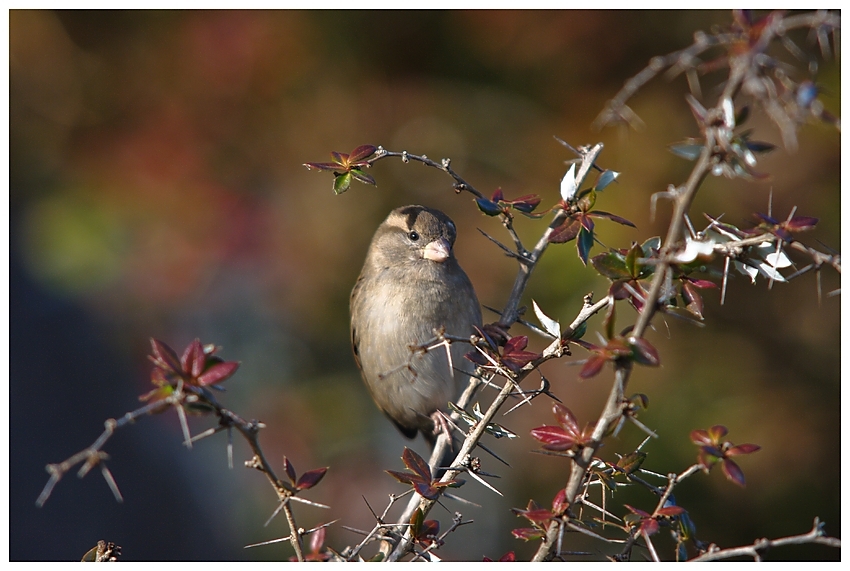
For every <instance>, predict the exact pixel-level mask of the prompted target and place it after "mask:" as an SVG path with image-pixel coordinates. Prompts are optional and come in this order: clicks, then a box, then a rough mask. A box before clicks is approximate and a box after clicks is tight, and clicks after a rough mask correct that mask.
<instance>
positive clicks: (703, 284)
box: [686, 278, 718, 289]
mask: <svg viewBox="0 0 850 571" xmlns="http://www.w3.org/2000/svg"><path fill="white" fill-rule="evenodd" d="M686 279H687V280H688V282H690V283H692V284H693V285H694V287H698V288H700V289H705V288H710V287H712V288H715V289H716V288H717V287H718V285H717V284H716V283H714V282H712V281H709V280H698V279H694V278H686Z"/></svg>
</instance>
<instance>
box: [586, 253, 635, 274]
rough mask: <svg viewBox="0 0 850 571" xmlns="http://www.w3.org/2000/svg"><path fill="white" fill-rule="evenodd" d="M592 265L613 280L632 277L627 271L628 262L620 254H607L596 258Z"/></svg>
mask: <svg viewBox="0 0 850 571" xmlns="http://www.w3.org/2000/svg"><path fill="white" fill-rule="evenodd" d="M590 263H591V264H592V265H593V267H594V268H596V271H597V272H599V273H600V274H602V275H603V276H605V277H606V278H608V279H611V280H618V279H623V278H629V277H631V276H630V275H629V272H628V270H627V269H626V261H625V259H624V257H623V256H622V254H620V253H618V252H606V253H604V254H599V255H598V256H594V257H593V259H591V260H590Z"/></svg>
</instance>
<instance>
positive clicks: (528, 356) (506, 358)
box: [465, 325, 541, 374]
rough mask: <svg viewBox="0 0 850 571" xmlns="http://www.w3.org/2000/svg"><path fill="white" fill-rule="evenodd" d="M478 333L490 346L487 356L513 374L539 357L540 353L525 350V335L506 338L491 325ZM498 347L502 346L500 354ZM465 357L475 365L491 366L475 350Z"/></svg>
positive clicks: (526, 341)
mask: <svg viewBox="0 0 850 571" xmlns="http://www.w3.org/2000/svg"><path fill="white" fill-rule="evenodd" d="M478 332H479V333H480V334H481V336H482V337H484V339H486V340H487V342H488V344H489V346H490V350H489V351H487V354H488V355H489V356H490V357H491V358H492V359H493V360H494V361H497V362H499V363H501V364H502V365H504V366H505V368H507V369H509V370H510V371H511V372H512V373H514V374H516V373H519V372H520V371H521V370H522V368H523V367H525V366H526V365H527V364H529V363H531V362H532V361H536V360H537V359H539V358H540V357H541V354H540V353H534V352H532V351H526V350H525V348H526V347H527V346H528V337H527V336H525V335H518V336H516V337H511V338H508V335H507V332H505V331H504V330H503V329H501V328H498V327H495V326H493V325H485V326H484V327H483V328H481V329H478ZM499 345H504V347H503V349H502V350H501V353H500V352H499ZM465 357H466V358H467V359H469V360H470V361H472V362H473V363H475V364H476V365H481V366H488V365H492V364H493V363H492V362H491V361H490V360H489V359H487V357H485V356H484V355H482V354H481V353H480V352H479V351H477V350H472V351H470V352H469V353H467V354H466V355H465Z"/></svg>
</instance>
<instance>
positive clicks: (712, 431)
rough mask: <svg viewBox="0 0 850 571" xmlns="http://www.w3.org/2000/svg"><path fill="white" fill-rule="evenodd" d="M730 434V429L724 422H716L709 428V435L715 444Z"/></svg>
mask: <svg viewBox="0 0 850 571" xmlns="http://www.w3.org/2000/svg"><path fill="white" fill-rule="evenodd" d="M727 434H729V429H728V428H726V427H725V426H723V425H722V424H715V425H714V426H712V427H711V428H709V429H708V435H709V436H711V441H712V442H713V443H714V444H718V443H719V442H720V440H721V439H722V438H723V437H724V436H726V435H727Z"/></svg>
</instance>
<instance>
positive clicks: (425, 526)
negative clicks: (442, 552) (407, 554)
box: [410, 508, 444, 547]
mask: <svg viewBox="0 0 850 571" xmlns="http://www.w3.org/2000/svg"><path fill="white" fill-rule="evenodd" d="M439 533H440V522H439V521H437V520H435V519H428V520H426V519H425V516H424V515H423V513H422V510H421V509H419V508H416V511H415V512H413V515H412V516H410V535H411V537H413V540H414V541H416V542H417V543H419V544H420V545H422V546H423V547H430V546H431V544H434V543H436V544H437V547H439V546H441V545H442V544H443V543H444V541H443V540H442V539H440V538H439V537H438V535H439Z"/></svg>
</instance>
